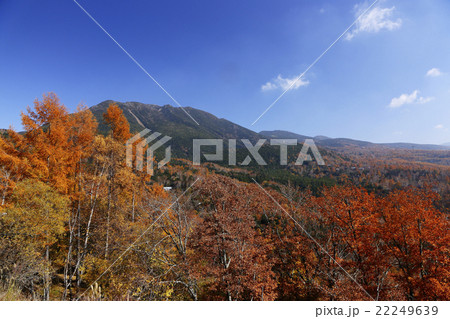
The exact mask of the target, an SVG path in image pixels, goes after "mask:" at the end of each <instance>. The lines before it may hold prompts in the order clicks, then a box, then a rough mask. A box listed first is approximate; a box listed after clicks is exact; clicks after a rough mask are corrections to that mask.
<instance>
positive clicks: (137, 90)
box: [0, 0, 450, 144]
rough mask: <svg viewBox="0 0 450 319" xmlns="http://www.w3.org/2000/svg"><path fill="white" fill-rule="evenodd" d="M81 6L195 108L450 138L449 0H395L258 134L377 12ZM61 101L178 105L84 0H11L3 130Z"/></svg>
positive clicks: (194, 4)
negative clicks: (45, 102) (39, 105)
mask: <svg viewBox="0 0 450 319" xmlns="http://www.w3.org/2000/svg"><path fill="white" fill-rule="evenodd" d="M78 2H79V3H80V4H81V5H82V6H83V7H84V8H85V9H86V10H87V11H88V12H89V13H90V14H91V15H92V16H93V17H94V18H95V19H97V21H98V22H99V23H100V24H101V25H102V26H103V27H104V28H105V29H106V30H108V32H110V34H111V35H112V36H113V37H115V39H116V40H117V41H118V42H119V43H120V44H121V45H122V46H123V47H124V48H125V49H126V50H127V51H128V52H129V53H130V54H131V55H132V56H134V58H135V59H136V60H137V61H139V63H141V64H142V66H143V67H144V68H146V69H147V71H148V72H149V73H150V74H151V75H152V76H154V77H155V78H156V79H157V80H158V81H159V82H160V83H161V85H162V86H163V87H164V88H165V89H167V90H168V91H169V92H170V93H171V94H172V95H173V96H174V97H175V98H176V99H177V100H178V101H179V102H180V103H181V105H183V106H192V107H196V108H199V109H202V110H205V111H208V112H211V113H213V114H215V115H216V116H218V117H223V118H226V119H229V120H231V121H233V122H236V123H238V124H240V125H242V126H245V127H247V128H250V129H252V130H255V131H260V130H272V129H283V130H289V131H293V132H296V133H300V134H305V135H312V136H314V135H327V136H330V137H349V138H355V139H362V140H369V141H374V142H397V141H405V142H416V143H435V144H440V143H445V142H450V20H449V19H448V17H449V16H450V2H449V1H446V0H415V1H410V0H381V1H380V2H379V3H378V4H377V5H376V6H375V7H374V8H373V9H372V10H371V11H369V12H368V13H367V15H365V16H364V17H362V18H361V19H360V20H359V22H358V23H357V24H356V25H355V26H354V27H353V28H352V29H351V30H350V31H349V33H347V34H346V36H344V37H343V38H342V39H341V40H340V41H339V42H337V43H336V45H335V46H333V47H332V48H331V49H330V50H329V51H328V53H327V54H326V55H324V56H323V58H321V59H320V60H319V61H318V63H317V64H316V65H314V67H313V68H311V70H310V71H309V72H308V73H307V74H306V75H305V76H304V78H302V79H301V80H300V81H298V82H297V83H296V84H295V85H294V86H293V88H292V89H291V90H289V91H288V92H287V93H286V94H285V95H284V96H283V97H282V98H281V99H280V100H279V101H278V102H277V103H276V104H275V105H274V106H273V107H272V108H271V109H270V110H269V111H268V112H267V113H266V114H265V115H264V116H263V117H262V118H261V119H260V120H259V121H258V122H257V123H256V124H255V125H253V126H252V123H253V122H254V121H255V119H256V118H257V117H258V116H259V115H260V114H261V113H262V112H263V111H264V110H265V109H266V108H267V107H268V106H269V105H270V104H271V103H272V102H273V101H274V100H275V99H276V98H277V97H278V96H279V95H280V94H281V93H283V90H284V89H286V88H287V87H288V86H289V84H291V83H292V82H291V81H292V79H295V78H296V77H297V76H299V75H300V74H301V73H302V72H303V71H304V70H305V69H306V68H307V67H308V66H309V65H310V64H311V63H312V62H313V61H314V60H315V59H316V58H317V57H318V56H319V55H320V54H321V53H322V52H323V51H324V50H325V49H326V48H327V47H328V46H329V45H330V44H331V43H332V42H333V41H335V40H336V39H337V37H338V36H339V35H340V34H341V33H342V32H343V31H344V30H345V29H346V28H347V27H348V26H349V25H350V24H351V23H352V22H353V21H354V20H355V18H356V17H357V15H358V14H359V13H360V12H361V11H362V10H364V9H365V8H367V7H368V6H369V5H370V4H371V2H364V1H354V0H339V1H331V0H328V1H321V0H314V1H313V0H309V1H300V0H293V1H288V0H283V1H264V0H258V1H250V0H246V1H235V0H230V1H214V0H202V1H195V0H190V1H172V0H168V1H139V0H129V1H100V0H90V1H88V0H78ZM49 91H53V92H55V93H56V94H57V95H58V96H59V97H60V99H61V101H62V102H63V103H64V104H65V105H66V106H67V107H68V108H69V109H70V110H74V109H75V108H76V106H77V105H78V104H79V103H85V104H86V105H88V106H92V105H94V104H97V103H99V102H101V101H103V100H107V99H113V100H118V101H139V102H144V103H152V104H159V105H164V104H172V105H173V104H174V103H173V101H171V100H170V98H169V97H168V96H167V95H166V94H165V93H164V92H163V91H162V90H161V89H160V88H159V87H158V86H157V85H156V84H155V83H154V82H152V80H151V79H149V78H148V77H147V75H146V74H145V73H144V72H143V71H142V70H140V69H139V68H138V67H137V66H136V65H135V64H134V63H133V62H132V61H131V60H130V59H129V58H128V57H127V56H126V55H125V53H124V52H123V51H121V50H120V48H118V47H117V45H116V44H115V43H114V42H113V41H112V40H111V39H110V38H108V37H107V35H106V34H105V33H103V31H102V30H100V28H99V27H98V26H96V25H95V24H94V23H93V22H92V21H91V20H90V19H89V17H88V16H87V15H86V14H85V13H84V12H83V11H82V10H81V9H80V8H79V7H78V6H77V5H76V4H75V3H74V2H73V1H71V0H46V1H33V0H20V1H19V0H14V1H13V0H0V112H1V115H2V116H1V117H0V127H8V126H9V125H10V124H12V125H13V126H14V127H15V128H17V129H20V116H19V114H20V111H23V110H25V108H26V106H27V105H31V104H32V102H33V100H34V99H35V98H40V97H41V96H42V94H43V93H45V92H49ZM200 124H201V123H200Z"/></svg>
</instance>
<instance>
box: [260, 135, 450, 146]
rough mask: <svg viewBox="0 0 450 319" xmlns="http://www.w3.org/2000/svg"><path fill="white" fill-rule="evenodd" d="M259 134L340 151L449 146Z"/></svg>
mask: <svg viewBox="0 0 450 319" xmlns="http://www.w3.org/2000/svg"><path fill="white" fill-rule="evenodd" d="M259 134H261V135H263V136H266V137H268V138H278V139H288V138H297V139H298V140H299V141H300V140H302V141H303V140H305V139H306V138H312V139H314V142H315V143H316V144H317V145H319V146H322V147H325V148H332V149H340V148H360V149H361V148H365V149H370V148H385V149H394V150H428V151H437V150H450V145H446V144H444V145H434V144H414V143H372V142H367V141H360V140H354V139H349V138H330V137H326V136H315V137H307V136H304V135H299V134H296V133H292V132H288V131H280V130H276V131H261V132H260V133H259Z"/></svg>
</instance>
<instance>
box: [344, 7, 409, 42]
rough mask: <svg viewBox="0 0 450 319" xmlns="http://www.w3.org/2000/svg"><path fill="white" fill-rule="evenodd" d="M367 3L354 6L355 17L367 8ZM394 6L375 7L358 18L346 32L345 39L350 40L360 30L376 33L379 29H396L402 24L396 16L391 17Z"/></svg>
mask: <svg viewBox="0 0 450 319" xmlns="http://www.w3.org/2000/svg"><path fill="white" fill-rule="evenodd" d="M367 7H368V6H367V4H366V3H364V4H358V5H356V6H355V17H358V16H359V15H360V14H361V12H363V11H364V10H365V8H367ZM394 10H395V7H392V8H380V7H375V8H373V9H371V10H370V11H369V12H367V13H366V14H365V15H363V16H362V17H360V18H359V20H358V21H357V22H356V25H355V28H354V29H353V30H352V31H351V32H349V33H347V35H346V39H347V40H351V39H353V38H354V37H355V36H356V35H357V34H359V33H361V32H369V33H377V32H380V31H381V30H388V31H392V30H395V29H398V28H400V27H401V25H402V20H401V19H400V18H397V19H396V20H393V19H392V15H393V13H394Z"/></svg>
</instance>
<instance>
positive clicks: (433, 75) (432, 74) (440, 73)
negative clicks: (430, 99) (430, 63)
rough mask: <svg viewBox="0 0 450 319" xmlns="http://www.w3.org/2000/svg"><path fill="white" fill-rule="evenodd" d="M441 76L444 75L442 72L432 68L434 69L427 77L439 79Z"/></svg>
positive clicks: (429, 71)
mask: <svg viewBox="0 0 450 319" xmlns="http://www.w3.org/2000/svg"><path fill="white" fill-rule="evenodd" d="M441 75H442V72H441V70H439V69H438V68H432V69H430V70H428V72H427V75H426V76H430V77H438V76H441Z"/></svg>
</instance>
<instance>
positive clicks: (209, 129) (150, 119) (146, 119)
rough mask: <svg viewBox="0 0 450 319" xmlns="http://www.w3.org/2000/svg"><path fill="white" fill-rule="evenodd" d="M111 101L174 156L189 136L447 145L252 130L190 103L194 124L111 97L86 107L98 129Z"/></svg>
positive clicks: (135, 128)
mask: <svg viewBox="0 0 450 319" xmlns="http://www.w3.org/2000/svg"><path fill="white" fill-rule="evenodd" d="M111 103H116V104H117V105H118V106H119V108H121V109H122V111H123V113H124V115H125V117H126V118H127V120H128V122H129V123H130V128H131V131H132V132H133V133H138V132H140V131H141V130H143V129H144V128H148V129H150V130H151V131H153V132H159V133H162V134H164V135H168V136H170V137H172V145H173V148H172V151H173V152H174V156H183V157H184V156H186V155H188V154H190V150H191V148H192V140H193V139H202V138H203V139H206V138H209V139H224V147H225V148H226V145H227V140H228V139H238V140H239V139H249V140H250V141H252V142H253V143H255V142H256V141H257V140H258V139H260V138H268V139H297V140H298V141H299V142H303V141H304V140H305V139H314V141H315V142H316V144H317V145H318V146H319V147H322V148H328V149H331V150H340V149H353V148H355V149H356V148H357V149H368V150H370V149H374V148H377V149H387V150H389V149H392V150H450V145H432V144H413V143H371V142H367V141H360V140H354V139H349V138H330V137H327V136H315V137H310V136H307V135H300V134H297V133H293V132H289V131H283V130H274V131H261V132H259V133H256V132H254V131H252V130H249V129H247V128H245V127H242V126H240V125H237V124H235V123H233V122H230V121H228V120H226V119H222V118H218V117H216V116H214V115H213V114H211V113H208V112H205V111H202V110H199V109H195V108H192V107H185V108H184V110H186V112H188V113H189V114H190V115H191V116H192V117H193V118H194V119H195V120H196V121H197V122H198V123H199V125H197V124H196V123H195V122H194V121H193V120H192V119H191V118H189V116H187V115H186V113H185V112H184V111H183V109H182V108H179V107H173V106H171V105H164V106H159V105H154V104H144V103H140V102H118V101H112V100H107V101H104V102H101V103H99V104H97V105H94V106H92V107H91V108H90V110H91V112H92V113H93V114H94V116H95V117H96V119H97V121H98V122H99V131H100V132H101V133H103V134H105V133H107V131H108V127H107V126H106V124H105V123H104V121H103V113H104V112H105V111H106V109H107V108H108V106H109V104H111ZM238 145H239V142H238Z"/></svg>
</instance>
